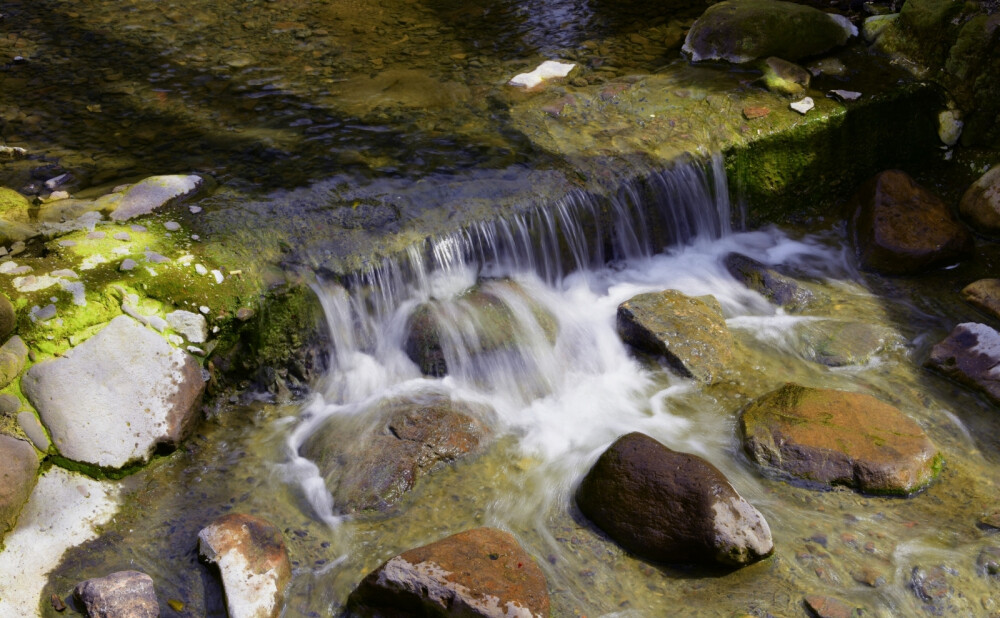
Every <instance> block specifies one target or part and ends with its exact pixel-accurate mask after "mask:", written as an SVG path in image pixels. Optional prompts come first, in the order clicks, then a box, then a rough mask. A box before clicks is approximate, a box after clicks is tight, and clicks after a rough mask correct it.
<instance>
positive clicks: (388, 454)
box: [300, 391, 492, 513]
mask: <svg viewBox="0 0 1000 618" xmlns="http://www.w3.org/2000/svg"><path fill="white" fill-rule="evenodd" d="M491 414H492V411H491V410H489V409H488V408H486V407H484V406H476V405H472V404H467V403H463V402H460V401H452V400H451V398H450V397H449V396H448V395H447V394H445V393H439V392H436V391H434V392H429V393H423V394H421V395H419V396H416V397H413V398H408V399H404V398H398V399H389V400H385V401H382V402H380V403H378V404H376V405H375V406H374V407H373V408H372V409H370V410H368V411H366V413H364V414H361V415H358V416H357V417H356V418H344V417H341V416H333V417H331V418H330V419H329V420H327V421H326V422H325V423H323V424H322V425H321V426H320V427H319V429H317V431H316V432H315V433H313V435H312V436H310V437H309V438H308V439H307V440H306V441H305V443H304V444H303V445H302V447H301V449H300V452H301V453H302V456H303V457H306V458H307V459H310V460H312V461H313V462H315V463H316V465H317V466H318V467H319V469H320V471H321V472H322V474H323V476H324V478H325V479H326V483H327V487H328V488H329V489H330V492H331V493H332V494H333V499H334V504H335V506H336V508H337V509H338V510H339V511H340V512H341V513H363V512H368V513H376V512H385V511H388V510H390V509H391V508H392V507H393V506H395V505H396V504H397V503H398V502H399V501H400V500H401V499H402V497H403V496H404V494H405V493H406V492H407V491H409V490H410V489H412V488H413V486H414V485H415V484H416V482H417V481H418V480H419V479H420V478H421V477H423V476H425V475H427V474H429V473H430V472H432V471H433V470H434V469H435V468H436V467H437V466H439V465H442V464H444V463H447V462H452V461H456V460H458V459H460V458H462V457H466V456H469V455H472V454H474V453H478V452H479V451H480V450H481V448H482V447H483V446H484V445H485V442H486V436H487V429H486V426H485V425H484V423H483V420H482V419H485V418H486V417H488V416H489V415H491Z"/></svg>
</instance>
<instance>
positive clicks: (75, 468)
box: [47, 454, 163, 481]
mask: <svg viewBox="0 0 1000 618" xmlns="http://www.w3.org/2000/svg"><path fill="white" fill-rule="evenodd" d="M154 457H163V455H160V456H155V455H154ZM47 461H48V462H49V463H51V464H52V465H55V466H59V467H60V468H62V469H64V470H69V471H70V472H78V473H80V474H83V475H85V476H89V477H90V478H92V479H96V480H98V481H117V480H120V479H123V478H125V477H126V476H129V475H131V474H135V473H136V472H138V471H139V470H141V469H143V468H144V467H145V466H146V465H147V464H143V463H133V464H129V465H127V466H124V467H122V468H104V467H101V466H95V465H93V464H88V463H83V462H80V461H74V460H72V459H67V458H66V457H63V456H62V455H58V454H53V455H49V457H48V459H47Z"/></svg>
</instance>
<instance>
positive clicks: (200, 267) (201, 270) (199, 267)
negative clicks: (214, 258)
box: [194, 264, 208, 275]
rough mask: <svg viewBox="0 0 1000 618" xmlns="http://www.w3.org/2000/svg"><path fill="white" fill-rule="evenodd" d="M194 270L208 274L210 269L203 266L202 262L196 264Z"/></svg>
mask: <svg viewBox="0 0 1000 618" xmlns="http://www.w3.org/2000/svg"><path fill="white" fill-rule="evenodd" d="M194 272H196V273H198V274H199V275H207V274H208V269H207V268H205V267H204V266H202V265H201V264H195V265H194Z"/></svg>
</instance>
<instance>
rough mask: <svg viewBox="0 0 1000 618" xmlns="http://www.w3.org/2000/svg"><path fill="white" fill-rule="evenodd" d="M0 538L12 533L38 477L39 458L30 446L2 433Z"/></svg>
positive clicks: (0, 445)
mask: <svg viewBox="0 0 1000 618" xmlns="http://www.w3.org/2000/svg"><path fill="white" fill-rule="evenodd" d="M0 461H2V462H3V465H2V466H0V539H2V538H3V536H4V535H5V534H7V532H9V531H10V530H13V528H14V524H15V522H16V521H17V515H18V513H20V512H21V507H23V506H24V503H25V502H27V501H28V497H29V496H30V495H31V490H32V489H33V488H34V487H35V482H36V481H37V476H38V456H37V455H35V449H34V448H33V447H32V446H31V444H29V443H27V442H25V441H24V440H18V439H17V438H14V437H11V436H7V435H4V434H0Z"/></svg>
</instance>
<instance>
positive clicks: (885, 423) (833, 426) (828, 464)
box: [739, 383, 942, 495]
mask: <svg viewBox="0 0 1000 618" xmlns="http://www.w3.org/2000/svg"><path fill="white" fill-rule="evenodd" d="M739 428H740V434H741V436H742V438H743V447H744V449H745V450H746V452H747V454H748V455H749V456H750V458H751V459H753V460H754V461H755V462H757V463H758V464H760V465H762V466H765V467H767V468H772V469H776V470H779V471H781V472H783V473H785V474H788V475H791V476H793V477H796V478H799V479H802V480H804V481H808V482H812V483H817V484H821V485H848V486H850V487H854V488H856V489H858V490H861V491H864V492H869V493H874V494H894V495H907V494H911V493H914V492H916V491H919V490H921V489H923V488H924V487H926V486H927V485H928V484H929V483H930V482H931V480H933V479H934V477H935V476H937V474H938V473H939V472H940V469H941V465H942V458H941V454H940V453H939V452H938V450H937V448H936V447H935V446H934V444H933V443H931V441H930V440H929V439H928V438H927V435H926V434H925V433H924V431H923V429H921V428H920V426H919V425H917V423H916V422H914V421H913V420H912V419H910V418H909V417H908V416H906V415H905V414H903V413H902V412H901V411H900V410H899V409H897V408H895V407H894V406H891V405H889V404H887V403H885V402H883V401H880V400H878V399H876V398H874V397H872V396H871V395H865V394H863V393H850V392H845V391H836V390H829V389H817V388H807V387H804V386H800V385H798V384H793V383H788V384H785V385H784V386H782V387H781V388H779V389H778V390H776V391H772V392H770V393H768V394H766V395H764V396H762V397H760V398H758V399H757V400H755V401H754V402H752V403H751V404H750V405H748V406H747V407H746V408H744V410H743V412H742V413H741V414H740V419H739Z"/></svg>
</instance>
